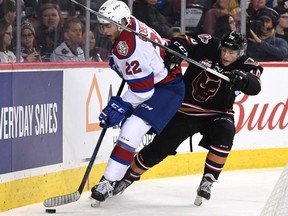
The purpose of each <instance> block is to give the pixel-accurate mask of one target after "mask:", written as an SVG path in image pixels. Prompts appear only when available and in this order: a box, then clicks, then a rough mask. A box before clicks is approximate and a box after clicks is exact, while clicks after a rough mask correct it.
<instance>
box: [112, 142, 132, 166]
mask: <svg viewBox="0 0 288 216" xmlns="http://www.w3.org/2000/svg"><path fill="white" fill-rule="evenodd" d="M111 155H114V156H116V157H117V158H119V159H121V160H123V161H127V162H129V163H130V162H132V161H133V157H134V152H130V151H128V150H127V149H124V148H122V147H120V146H118V145H116V146H115V147H114V149H113V151H112V154H111Z"/></svg>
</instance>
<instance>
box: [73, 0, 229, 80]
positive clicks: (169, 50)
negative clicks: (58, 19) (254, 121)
mask: <svg viewBox="0 0 288 216" xmlns="http://www.w3.org/2000/svg"><path fill="white" fill-rule="evenodd" d="M70 1H72V2H73V3H75V4H77V5H79V6H80V7H83V8H84V9H85V10H87V11H89V12H90V13H92V14H94V15H96V16H98V17H100V18H102V19H104V20H106V21H108V22H110V23H113V24H115V25H116V26H118V27H120V28H122V29H124V30H126V31H128V32H131V33H134V34H135V35H136V36H138V37H139V38H143V39H145V40H147V41H149V42H150V43H152V44H154V45H156V46H158V47H161V48H163V49H165V50H167V51H168V52H170V53H172V54H174V55H176V56H178V57H180V58H182V59H183V60H185V61H187V62H190V63H192V64H194V65H196V66H198V67H200V68H203V69H204V70H206V71H207V72H209V73H211V74H214V75H215V76H218V77H220V78H221V79H223V80H226V81H228V82H229V81H230V79H229V77H227V76H225V75H223V74H221V73H219V72H217V71H215V70H213V69H211V68H209V67H208V66H206V65H204V64H201V63H200V62H197V61H195V60H193V59H191V58H188V57H187V56H185V55H182V54H180V53H178V52H176V51H174V50H172V49H170V48H168V47H166V46H164V45H162V44H159V43H157V42H156V41H154V40H152V39H150V38H148V37H146V36H145V35H143V34H141V33H139V32H136V31H134V30H133V29H130V28H127V27H126V26H123V25H121V24H119V23H117V22H115V21H114V20H112V19H110V18H108V17H106V16H104V15H102V14H100V13H98V12H97V11H94V10H92V9H91V8H89V7H87V6H85V5H83V4H81V3H79V2H77V1H76V0H70Z"/></svg>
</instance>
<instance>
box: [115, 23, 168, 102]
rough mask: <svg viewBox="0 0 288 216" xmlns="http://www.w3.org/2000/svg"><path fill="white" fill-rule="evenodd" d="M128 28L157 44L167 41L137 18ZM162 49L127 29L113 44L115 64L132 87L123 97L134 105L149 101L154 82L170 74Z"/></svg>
mask: <svg viewBox="0 0 288 216" xmlns="http://www.w3.org/2000/svg"><path fill="white" fill-rule="evenodd" d="M129 27H130V28H132V29H133V30H135V31H137V32H140V33H141V34H144V35H145V36H146V35H147V37H149V38H151V39H153V40H155V41H156V42H157V43H161V44H162V43H164V41H162V39H161V37H160V36H159V35H158V34H157V33H156V32H155V31H154V30H152V29H151V28H149V27H148V26H146V25H145V24H143V23H141V22H140V21H137V20H136V19H133V18H132V23H131V24H130V26H129ZM160 52H161V50H160V48H159V47H157V46H153V44H152V43H151V42H149V41H145V40H143V39H140V38H139V37H138V36H136V35H135V34H134V33H130V32H127V31H125V30H123V32H122V33H121V35H120V37H119V38H118V40H117V42H116V43H115V44H114V47H113V59H114V62H115V65H116V67H117V69H118V70H119V71H120V73H121V74H122V76H123V78H124V79H125V80H126V82H127V84H128V86H129V87H128V90H127V91H126V92H125V93H124V94H123V96H122V98H123V100H124V101H127V102H129V103H131V104H132V105H133V107H136V106H138V105H139V104H141V103H143V102H144V101H146V100H148V99H149V98H150V97H151V96H152V95H153V93H154V85H155V84H157V83H158V82H160V81H161V80H163V79H164V78H165V77H166V76H167V74H168V72H167V69H166V68H165V66H164V63H163V59H162V57H161V54H160Z"/></svg>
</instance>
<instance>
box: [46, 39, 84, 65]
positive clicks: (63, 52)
mask: <svg viewBox="0 0 288 216" xmlns="http://www.w3.org/2000/svg"><path fill="white" fill-rule="evenodd" d="M50 61H51V62H69V61H73V62H78V61H85V57H84V51H83V50H82V48H81V47H78V48H77V53H73V52H72V51H71V49H70V48H69V47H68V46H67V44H66V42H62V43H61V44H60V45H59V46H58V47H57V48H56V49H55V50H54V51H53V53H52V54H51V56H50Z"/></svg>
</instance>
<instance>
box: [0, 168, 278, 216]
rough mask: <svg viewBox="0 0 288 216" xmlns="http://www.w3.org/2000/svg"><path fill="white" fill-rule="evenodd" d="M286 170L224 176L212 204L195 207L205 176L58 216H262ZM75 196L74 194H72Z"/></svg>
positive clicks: (41, 210) (164, 182) (140, 186)
mask: <svg viewBox="0 0 288 216" xmlns="http://www.w3.org/2000/svg"><path fill="white" fill-rule="evenodd" d="M282 170H283V168H273V169H257V170H241V171H229V172H222V174H221V176H220V178H219V182H218V183H215V184H214V185H213V188H212V196H211V199H210V200H209V201H206V202H204V203H203V204H202V205H201V206H200V207H198V206H195V205H194V204H193V202H194V199H195V196H196V189H197V187H198V185H199V183H200V180H201V175H189V176H180V177H172V178H163V179H153V180H142V181H139V182H135V183H134V184H132V185H131V186H130V187H129V188H128V189H127V190H126V191H125V192H124V193H123V194H122V195H119V196H116V197H112V198H110V199H108V200H106V201H105V202H103V203H101V205H100V206H99V207H98V208H92V207H90V203H91V201H90V200H89V198H88V197H89V196H90V193H89V192H85V193H83V194H82V196H81V199H80V200H79V201H77V202H74V203H70V204H67V205H63V206H58V207H56V211H57V212H56V214H54V215H55V216H60V215H61V216H70V215H71V216H90V215H91V216H92V215H93V216H102V215H109V216H114V215H115V216H121V215H123V216H142V215H143V216H144V215H145V216H147V215H151V216H170V215H175V216H184V215H189V216H196V215H197V216H232V215H233V216H259V215H260V213H261V210H262V209H263V207H264V205H265V203H266V201H267V199H268V197H269V195H270V193H271V192H272V190H273V188H274V185H275V184H276V182H277V180H278V178H279V177H280V174H281V172H282ZM75 190H76V189H75ZM72 192H73V191H72ZM44 214H45V215H47V213H45V207H44V206H43V204H42V203H37V204H34V205H30V206H25V207H21V208H16V209H12V210H9V211H6V212H2V213H0V215H1V216H2V215H3V216H20V215H29V216H30V215H31V216H34V215H35V216H36V215H37V216H38V215H44Z"/></svg>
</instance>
